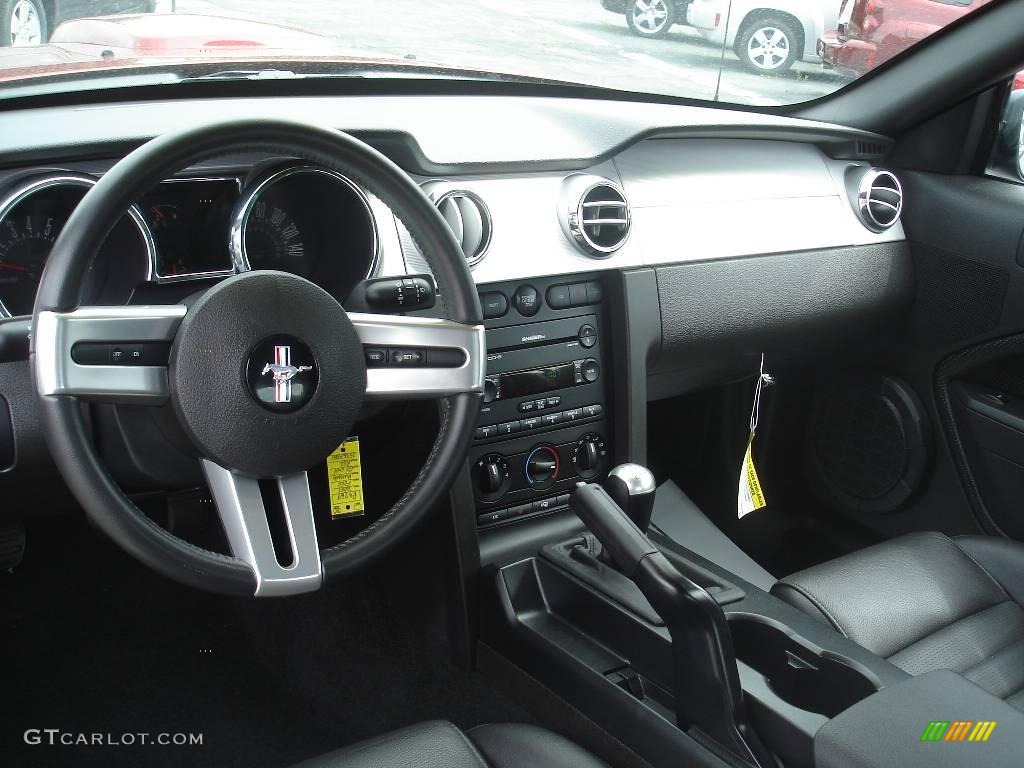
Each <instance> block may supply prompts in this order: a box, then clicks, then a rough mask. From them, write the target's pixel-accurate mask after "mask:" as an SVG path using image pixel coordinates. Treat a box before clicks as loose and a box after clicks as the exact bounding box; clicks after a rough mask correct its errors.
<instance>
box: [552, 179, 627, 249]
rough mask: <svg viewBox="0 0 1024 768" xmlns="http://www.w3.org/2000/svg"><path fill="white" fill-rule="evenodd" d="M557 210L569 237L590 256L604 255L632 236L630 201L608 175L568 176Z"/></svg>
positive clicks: (563, 228)
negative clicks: (604, 177) (606, 177)
mask: <svg viewBox="0 0 1024 768" xmlns="http://www.w3.org/2000/svg"><path fill="white" fill-rule="evenodd" d="M558 213H559V223H560V224H561V225H562V230H563V231H564V232H565V234H566V237H568V238H569V239H570V240H572V242H573V243H575V244H576V246H577V247H578V248H579V249H580V250H581V251H583V252H584V253H585V254H587V255H588V256H591V257H594V258H605V257H606V256H609V255H611V254H612V253H613V252H614V251H617V250H618V249H619V248H621V247H622V245H623V243H625V242H626V238H628V237H629V203H628V202H627V201H626V196H625V195H624V194H623V192H622V188H621V187H619V185H618V184H615V183H613V182H611V181H608V180H607V179H602V178H599V177H597V176H585V175H575V176H569V177H568V178H567V179H566V180H565V185H564V187H563V189H562V197H561V201H560V203H559V212H558Z"/></svg>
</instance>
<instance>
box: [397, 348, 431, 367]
mask: <svg viewBox="0 0 1024 768" xmlns="http://www.w3.org/2000/svg"><path fill="white" fill-rule="evenodd" d="M426 360H427V355H426V353H425V352H424V351H423V350H422V349H392V350H390V353H389V357H388V363H389V364H390V365H391V367H392V368H421V367H422V366H423V364H424V363H425V362H426Z"/></svg>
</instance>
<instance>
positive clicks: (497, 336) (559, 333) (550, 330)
mask: <svg viewBox="0 0 1024 768" xmlns="http://www.w3.org/2000/svg"><path fill="white" fill-rule="evenodd" d="M581 338H582V339H585V340H586V342H587V343H591V344H593V343H596V342H597V317H596V316H595V315H581V316H579V317H568V318H563V319H559V320H548V321H546V322H543V323H527V324H526V325H513V326H510V327H506V328H491V329H490V330H488V331H487V349H488V351H492V352H493V351H497V350H503V349H521V348H523V347H535V346H538V345H541V344H551V343H552V342H556V341H564V340H567V339H581Z"/></svg>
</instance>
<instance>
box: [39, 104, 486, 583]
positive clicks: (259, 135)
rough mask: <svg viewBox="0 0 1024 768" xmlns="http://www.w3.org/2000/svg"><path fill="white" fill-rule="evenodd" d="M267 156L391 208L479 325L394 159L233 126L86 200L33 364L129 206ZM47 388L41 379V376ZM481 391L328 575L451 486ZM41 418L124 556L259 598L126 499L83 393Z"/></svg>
mask: <svg viewBox="0 0 1024 768" xmlns="http://www.w3.org/2000/svg"><path fill="white" fill-rule="evenodd" d="M234 151H245V152H270V153H274V154H278V155H283V156H288V157H295V158H298V159H301V160H304V161H307V162H310V163H314V164H316V165H319V166H322V167H324V168H328V169H331V170H334V171H337V172H339V173H341V174H343V175H344V176H346V177H348V178H349V179H351V180H352V181H353V182H355V183H356V184H358V185H359V186H361V187H362V188H364V189H365V190H367V191H369V192H371V193H373V194H374V195H376V196H377V197H378V198H380V199H381V200H382V201H384V202H385V203H386V204H387V205H388V206H389V207H390V208H391V210H392V211H393V212H394V213H395V214H396V215H397V216H398V217H399V218H400V219H401V220H402V222H403V223H404V224H405V226H406V228H407V229H408V231H409V232H410V234H411V235H412V236H413V238H414V240H415V241H416V242H417V245H418V246H419V248H420V251H421V252H422V253H423V255H424V257H425V258H426V259H427V261H428V263H429V265H430V267H431V270H432V271H433V273H434V277H435V279H436V281H437V284H438V287H439V294H440V301H441V303H442V307H443V308H444V310H445V313H446V314H447V315H448V317H449V318H450V319H451V320H453V321H456V322H460V323H466V324H479V323H480V322H481V320H480V318H481V311H480V304H479V299H478V297H477V293H476V288H475V285H474V283H473V279H472V276H471V274H470V272H469V269H468V267H467V266H466V263H465V260H464V258H463V256H462V252H461V249H460V248H459V246H458V244H457V243H456V242H455V240H454V238H453V236H452V234H451V231H450V230H449V229H448V227H447V225H446V223H445V222H444V219H443V218H442V217H441V215H440V214H439V213H438V212H437V210H436V209H435V208H434V206H433V205H432V204H431V203H430V201H429V199H428V198H427V197H426V196H425V195H424V193H423V192H422V191H421V190H420V188H419V187H418V186H417V185H416V183H415V182H414V181H413V180H412V179H411V178H410V177H409V176H408V175H407V174H406V173H405V172H404V171H402V170H401V169H400V168H399V167H398V166H396V165H395V164H394V163H392V162H391V161H390V160H389V159H388V158H386V157H384V156H383V155H382V154H380V153H379V152H377V151H376V150H374V149H373V148H371V147H370V146H368V145H367V144H365V143H363V142H361V141H359V140H358V139H356V138H354V137H352V136H350V135H347V134H345V133H342V132H339V131H335V130H332V129H329V128H323V127H316V126H311V125H307V124H304V123H298V122H291V121H285V120H242V121H238V120H235V121H226V122H220V123H215V124H211V125H207V126H202V127H198V128H194V129H190V130H187V131H183V132H176V133H172V134H167V135H164V136H161V137H159V138H156V139H154V140H152V141H150V142H148V143H146V144H144V145H143V146H141V147H139V148H138V149H136V150H135V151H134V152H132V153H130V154H129V155H127V156H126V157H125V158H124V159H123V160H121V161H120V162H118V163H117V164H116V165H115V166H114V167H113V168H112V169H111V170H110V171H109V172H108V173H106V174H105V175H104V176H103V177H102V178H101V179H100V181H99V182H98V183H97V184H96V185H95V186H94V187H92V188H91V189H90V190H89V192H88V193H87V194H86V195H85V197H84V198H83V199H82V201H81V202H80V203H79V205H78V206H77V207H76V209H75V211H74V212H73V214H72V215H71V217H70V218H69V219H68V221H67V223H66V225H65V226H64V229H63V230H62V232H61V234H60V236H59V237H58V239H57V242H56V243H55V244H54V247H53V250H52V251H51V254H50V257H49V260H48V262H47V265H46V268H45V270H44V272H43V275H42V278H41V280H40V286H39V291H38V294H37V297H36V304H35V308H34V311H33V333H32V350H31V359H32V369H33V373H34V375H35V374H36V373H37V366H36V354H37V350H36V347H35V344H36V340H37V338H38V333H37V329H38V323H39V317H40V313H41V312H66V311H70V310H73V309H75V308H76V307H77V305H78V297H79V289H78V286H80V285H81V284H82V281H83V280H84V278H85V275H86V272H87V270H88V269H89V266H90V263H91V260H92V259H93V258H94V256H95V254H96V253H97V252H98V250H99V248H100V246H101V245H102V243H103V241H104V240H105V238H106V236H107V235H108V233H109V232H110V230H111V229H112V228H113V227H114V225H115V224H116V223H117V221H118V220H119V219H120V218H121V216H122V215H123V213H124V211H125V210H127V208H128V207H129V206H130V205H131V204H132V203H133V202H134V201H136V200H137V199H140V198H141V197H142V195H143V194H144V193H145V192H146V191H148V190H149V189H151V188H152V187H154V186H155V185H156V184H158V183H159V182H160V181H162V180H163V179H165V178H167V177H169V176H171V175H173V174H174V173H176V172H178V171H180V170H182V169H184V168H186V167H189V166H191V165H194V164H196V163H198V162H201V161H203V160H206V159H209V158H211V157H214V156H220V155H225V154H230V153H231V152H234ZM37 385H38V377H37ZM479 399H480V395H479V394H478V393H473V392H464V393H459V394H455V395H451V396H448V397H446V398H444V399H443V400H442V415H441V424H440V429H439V432H438V435H437V439H436V441H435V443H434V446H433V449H432V450H431V452H430V454H429V456H428V458H427V461H426V463H425V464H424V466H423V468H422V469H421V470H420V472H419V474H418V475H417V477H416V479H415V480H414V481H413V484H412V485H411V486H410V488H409V489H408V490H407V491H406V493H405V494H404V495H403V496H402V497H401V498H400V499H399V500H398V502H396V503H395V505H394V506H393V507H392V508H391V509H390V510H389V511H388V512H386V513H385V514H384V515H383V516H381V517H380V518H379V519H378V520H376V521H375V522H374V523H373V524H371V525H370V526H368V527H367V528H366V529H364V530H363V531H362V532H361V533H359V534H358V535H356V536H355V537H353V538H352V539H349V540H348V541H345V542H343V543H341V544H338V545H336V546H334V547H331V548H328V549H325V550H322V551H321V563H322V569H323V579H324V580H325V581H326V580H328V579H333V578H338V577H340V576H343V575H345V574H348V573H350V572H352V571H354V570H358V569H360V568H361V567H363V566H365V565H366V564H367V563H369V562H370V561H371V560H372V559H374V558H375V557H377V556H379V555H380V554H382V553H383V552H384V551H386V550H387V549H388V548H389V547H391V546H392V545H394V544H395V543H396V542H398V541H399V540H400V539H401V538H402V537H404V536H405V535H407V534H408V533H409V532H410V531H411V530H412V529H414V528H415V527H416V525H417V523H418V522H420V521H421V520H422V519H423V518H424V516H425V515H426V514H427V513H428V512H429V511H430V509H431V508H432V507H433V506H434V505H435V503H436V502H437V500H438V499H439V498H440V496H441V494H442V493H443V492H444V491H446V490H447V488H448V487H449V486H450V484H451V482H452V481H453V480H454V477H455V475H456V473H457V472H458V470H459V468H460V467H461V464H462V461H463V458H464V456H465V454H466V450H467V448H468V446H469V443H470V440H471V438H472V431H473V426H474V421H475V418H476V414H477V411H478V409H479ZM39 405H40V419H41V423H42V427H43V431H44V435H45V437H46V439H47V442H48V445H49V447H50V450H51V453H52V455H53V458H54V460H55V462H56V464H57V466H58V468H59V470H60V472H61V474H62V475H63V477H64V479H65V481H66V482H67V484H68V486H69V488H70V489H71V491H72V493H73V494H74V495H75V497H76V498H77V499H78V500H79V502H80V503H81V504H82V506H83V508H84V509H85V510H86V513H87V514H88V515H89V517H90V518H91V520H92V521H93V522H94V523H95V524H96V525H97V526H98V527H99V528H100V529H101V530H103V531H104V532H105V533H106V534H107V535H109V536H110V537H111V538H112V539H113V540H114V541H115V542H116V543H117V544H119V545H120V546H121V547H122V548H123V549H125V550H126V551H127V552H129V553H130V554H131V555H133V556H134V557H135V558H136V559H138V560H139V561H141V562H142V563H144V564H145V565H147V566H149V567H151V568H153V569H154V570H156V571H158V572H160V573H162V574H164V575H166V576H168V577H170V578H173V579H175V580H177V581H179V582H182V583H185V584H188V585H191V586H194V587H198V588H201V589H205V590H208V591H213V592H218V593H222V594H228V595H245V596H252V595H253V594H254V592H255V588H256V577H255V574H254V572H253V570H252V568H250V567H249V566H248V565H246V564H245V563H243V562H241V561H240V560H237V559H235V558H231V557H226V556H224V555H221V554H218V553H215V552H210V551H208V550H205V549H201V548H199V547H196V546H194V545H192V544H190V543H188V542H186V541H184V540H182V539H179V538H177V537H176V536H174V535H172V534H171V533H169V532H168V531H166V530H164V529H163V528H162V527H160V526H159V525H157V524H156V523H154V522H153V521H152V520H150V519H149V518H148V517H147V516H146V515H145V514H144V513H143V512H142V511H141V510H139V509H138V507H136V506H135V505H134V504H133V503H132V502H131V501H130V500H129V499H128V498H127V496H126V495H125V494H124V493H123V491H122V490H121V489H120V488H119V487H118V485H117V484H116V483H115V482H114V480H113V478H112V477H111V476H110V475H109V473H108V472H107V470H106V468H105V467H104V465H103V463H102V462H101V460H100V458H99V456H98V455H97V452H96V450H95V448H94V447H93V445H92V441H91V440H90V437H89V435H88V431H87V429H86V423H85V418H84V414H83V408H82V403H81V402H80V401H79V400H78V399H77V398H76V397H74V396H67V395H59V396H54V395H48V394H40V395H39Z"/></svg>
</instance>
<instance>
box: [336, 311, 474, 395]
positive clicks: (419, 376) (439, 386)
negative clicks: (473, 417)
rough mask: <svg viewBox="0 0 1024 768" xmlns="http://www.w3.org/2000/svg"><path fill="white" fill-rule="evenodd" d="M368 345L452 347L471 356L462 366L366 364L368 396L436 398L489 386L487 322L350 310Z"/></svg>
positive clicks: (357, 328)
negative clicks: (487, 379) (379, 365)
mask: <svg viewBox="0 0 1024 768" xmlns="http://www.w3.org/2000/svg"><path fill="white" fill-rule="evenodd" d="M348 317H349V319H350V320H351V321H352V324H353V325H354V326H355V328H356V333H358V334H359V339H360V341H362V343H363V345H365V346H381V347H417V348H430V347H447V348H454V349H461V350H462V351H463V353H464V354H465V356H466V360H465V362H464V363H463V364H462V365H461V366H459V367H458V368H426V367H414V368H372V367H371V368H367V369H366V397H367V399H377V400H380V399H394V398H398V397H409V398H433V397H445V396H447V395H456V394H460V393H463V392H483V391H484V367H485V365H486V360H487V341H486V338H485V336H484V327H483V326H482V325H465V324H463V323H456V322H452V321H451V320H439V319H437V318H432V317H407V316H406V317H403V316H398V315H373V314H364V313H361V312H350V313H349V314H348Z"/></svg>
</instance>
